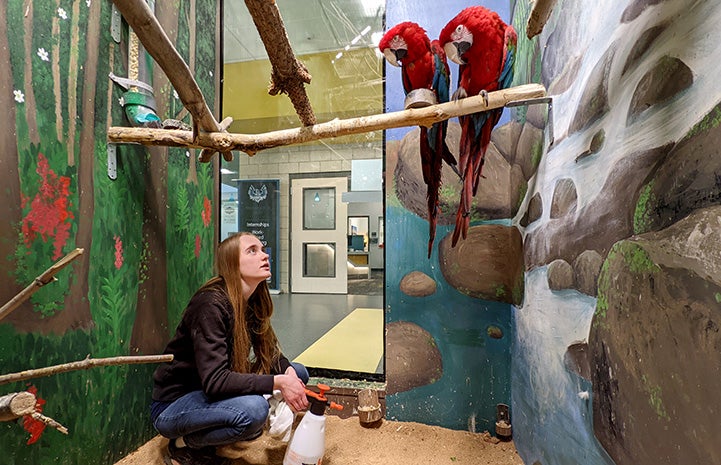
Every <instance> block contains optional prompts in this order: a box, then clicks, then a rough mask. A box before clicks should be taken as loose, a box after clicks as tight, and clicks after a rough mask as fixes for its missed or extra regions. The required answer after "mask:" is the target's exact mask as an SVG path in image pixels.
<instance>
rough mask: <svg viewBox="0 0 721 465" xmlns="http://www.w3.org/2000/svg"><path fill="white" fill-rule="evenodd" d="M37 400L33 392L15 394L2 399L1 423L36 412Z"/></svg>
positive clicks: (0, 405)
mask: <svg viewBox="0 0 721 465" xmlns="http://www.w3.org/2000/svg"><path fill="white" fill-rule="evenodd" d="M36 402H37V399H36V398H35V395H34V394H33V393H31V392H27V391H23V392H13V393H11V394H7V395H4V396H2V397H0V421H12V420H15V419H17V418H20V417H22V416H25V415H30V414H31V413H33V412H34V411H35V403H36Z"/></svg>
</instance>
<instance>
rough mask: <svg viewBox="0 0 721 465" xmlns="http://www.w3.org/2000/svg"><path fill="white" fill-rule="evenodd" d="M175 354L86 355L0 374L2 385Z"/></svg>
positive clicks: (157, 360)
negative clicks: (50, 364) (69, 360)
mask: <svg viewBox="0 0 721 465" xmlns="http://www.w3.org/2000/svg"><path fill="white" fill-rule="evenodd" d="M172 361H173V356H172V355H171V354H168V355H139V356H121V357H109V358H90V356H88V357H86V358H85V359H83V360H79V361H77V362H70V363H63V364H61V365H53V366H50V367H45V368H37V369H34V370H25V371H20V372H18V373H9V374H7V375H0V385H2V384H8V383H14V382H16V381H24V380H26V379H33V378H41V377H43V376H50V375H55V374H58V373H66V372H68V371H77V370H87V369H88V368H93V367H100V366H110V365H132V364H138V363H161V362H172Z"/></svg>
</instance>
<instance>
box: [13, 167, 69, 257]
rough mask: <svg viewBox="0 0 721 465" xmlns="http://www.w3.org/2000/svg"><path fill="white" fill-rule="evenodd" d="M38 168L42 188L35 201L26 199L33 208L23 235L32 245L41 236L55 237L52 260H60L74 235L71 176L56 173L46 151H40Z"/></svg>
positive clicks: (24, 226) (24, 222) (24, 220)
mask: <svg viewBox="0 0 721 465" xmlns="http://www.w3.org/2000/svg"><path fill="white" fill-rule="evenodd" d="M35 171H36V172H37V173H38V175H40V178H41V182H40V188H39V189H38V193H37V194H35V197H34V198H33V199H32V200H30V198H29V197H24V198H23V199H22V200H23V204H24V205H27V202H28V201H29V202H30V211H29V212H28V214H27V215H26V216H25V218H23V223H22V232H23V237H24V238H25V245H26V246H27V247H28V248H29V247H30V244H31V243H32V241H33V240H35V238H36V236H37V235H40V237H41V238H42V240H43V241H45V242H47V241H48V239H50V238H53V256H52V259H53V260H57V259H58V258H60V256H61V255H62V250H63V247H64V246H65V243H66V242H67V240H68V238H69V237H70V226H71V225H72V224H71V222H70V221H69V220H72V219H73V218H74V216H73V214H72V212H71V211H70V206H71V203H70V200H69V197H70V189H69V188H70V178H69V177H67V176H58V175H57V174H55V172H54V171H53V170H52V169H50V164H49V163H48V160H47V158H45V156H44V155H43V154H42V153H40V154H38V167H37V169H36V170H35Z"/></svg>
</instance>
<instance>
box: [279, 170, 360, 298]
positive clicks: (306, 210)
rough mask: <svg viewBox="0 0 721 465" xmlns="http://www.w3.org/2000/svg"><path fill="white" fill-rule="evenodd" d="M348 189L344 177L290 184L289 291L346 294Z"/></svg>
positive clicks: (294, 181)
mask: <svg viewBox="0 0 721 465" xmlns="http://www.w3.org/2000/svg"><path fill="white" fill-rule="evenodd" d="M347 189H348V179H347V178H313V179H294V180H292V181H291V190H290V196H291V197H290V198H291V212H292V218H291V225H290V231H291V236H290V242H291V246H290V247H291V257H290V259H291V270H290V290H291V292H298V293H314V294H346V293H348V282H347V277H348V268H347V266H348V237H347V234H348V231H347V229H348V225H347V222H348V205H347V204H345V203H343V202H342V201H341V196H342V194H343V192H345V191H346V190H347Z"/></svg>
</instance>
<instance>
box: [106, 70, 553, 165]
mask: <svg viewBox="0 0 721 465" xmlns="http://www.w3.org/2000/svg"><path fill="white" fill-rule="evenodd" d="M545 95H546V89H545V88H544V87H543V86H542V85H541V84H525V85H522V86H517V87H511V88H509V89H503V90H499V91H495V92H490V93H489V94H488V95H487V97H484V96H482V95H476V96H472V97H467V98H464V99H461V100H458V101H454V102H447V103H440V104H437V105H431V106H427V107H424V108H414V109H410V110H403V111H397V112H391V113H383V114H379V115H371V116H362V117H359V118H351V119H345V120H332V121H328V122H326V123H319V124H315V125H313V126H305V127H301V128H294V129H284V130H280V131H272V132H266V133H263V134H256V135H252V134H233V133H217V132H213V133H201V134H199V135H198V137H197V139H194V138H193V133H192V132H190V131H182V130H172V129H171V130H166V129H150V128H128V127H110V128H108V142H111V143H115V144H124V143H139V144H143V145H151V146H152V145H160V146H169V147H188V148H199V149H204V148H208V149H212V150H214V151H218V152H221V153H223V152H228V151H231V150H241V151H243V152H245V153H247V154H248V155H250V156H253V155H255V154H256V153H257V152H259V151H261V150H264V149H269V148H273V147H279V146H284V145H293V144H301V143H304V142H310V141H314V140H319V139H326V138H331V137H340V136H347V135H350V134H362V133H366V132H371V131H378V130H383V129H391V128H400V127H406V126H429V127H430V126H431V125H433V123H437V122H440V121H445V120H448V119H450V118H453V117H457V116H461V115H468V114H471V113H477V112H480V111H487V110H492V109H494V108H501V107H503V106H505V105H507V104H508V103H510V102H513V101H519V100H521V101H522V100H528V99H534V98H539V97H544V96H545Z"/></svg>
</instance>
